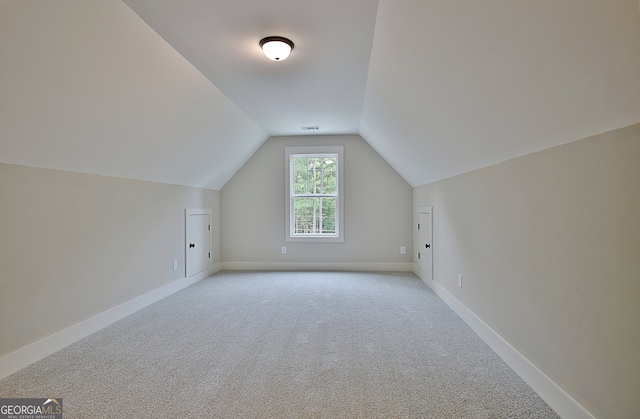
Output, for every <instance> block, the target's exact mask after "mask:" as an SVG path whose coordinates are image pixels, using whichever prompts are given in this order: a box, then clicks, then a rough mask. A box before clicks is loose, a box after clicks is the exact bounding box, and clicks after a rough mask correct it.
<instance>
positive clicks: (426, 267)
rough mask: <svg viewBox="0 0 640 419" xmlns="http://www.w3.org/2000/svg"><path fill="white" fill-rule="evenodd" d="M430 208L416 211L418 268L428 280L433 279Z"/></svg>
mask: <svg viewBox="0 0 640 419" xmlns="http://www.w3.org/2000/svg"><path fill="white" fill-rule="evenodd" d="M431 228H432V227H431V207H427V208H420V209H419V210H418V241H419V243H418V266H419V267H420V271H422V273H423V274H424V275H425V276H426V277H427V278H429V279H433V243H432V232H431Z"/></svg>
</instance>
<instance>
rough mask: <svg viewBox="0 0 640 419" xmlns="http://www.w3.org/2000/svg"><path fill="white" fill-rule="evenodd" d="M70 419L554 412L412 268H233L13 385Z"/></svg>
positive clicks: (1, 391)
mask: <svg viewBox="0 0 640 419" xmlns="http://www.w3.org/2000/svg"><path fill="white" fill-rule="evenodd" d="M0 397H62V398H63V407H64V417H65V418H178V417H181V418H555V417H557V416H556V414H555V413H554V412H553V411H552V410H551V409H550V408H549V407H548V406H547V405H546V404H545V403H544V401H542V400H541V399H540V398H539V397H538V396H537V395H536V394H535V393H534V392H533V391H532V390H531V388H529V387H528V386H527V385H526V384H525V383H524V382H523V381H522V380H521V379H520V378H519V377H518V376H517V375H516V374H515V373H514V372H513V371H512V370H511V369H509V367H507V366H506V364H504V362H502V361H501V360H500V359H499V358H498V356H497V355H496V354H495V353H494V352H492V351H491V349H490V348H489V347H488V346H487V345H486V344H484V343H483V342H482V341H481V340H480V338H478V337H477V336H476V335H475V334H474V333H473V332H472V331H471V330H470V329H469V328H468V327H467V325H466V324H464V322H463V321H462V320H460V319H459V318H458V317H457V316H456V315H455V314H454V313H453V312H452V311H451V310H450V309H449V308H448V307H447V306H446V305H445V304H444V303H443V302H442V301H441V300H440V299H439V298H438V297H437V296H435V294H433V292H431V290H429V288H428V287H427V286H426V285H424V284H423V283H422V282H421V281H420V280H419V279H418V278H416V277H415V276H414V275H413V274H410V273H400V274H398V273H337V272H260V273H255V272H222V273H219V274H217V275H214V276H212V277H210V278H208V279H205V280H203V281H200V282H199V283H197V284H195V285H193V286H191V287H189V288H187V289H185V290H183V291H181V292H179V293H176V294H174V295H172V296H170V297H168V298H166V299H164V300H162V301H160V302H158V303H155V304H153V305H151V306H149V307H147V308H145V309H144V310H141V311H139V312H137V313H135V314H133V315H131V316H129V317H127V318H125V319H123V320H121V321H119V322H117V323H115V324H113V325H112V326H110V327H108V328H106V329H103V330H101V331H100V332H98V333H95V334H93V335H91V336H89V337H88V338H86V339H84V340H82V341H80V342H78V343H76V344H74V345H71V346H69V347H67V348H65V349H63V350H61V351H59V352H57V353H55V354H53V355H52V356H50V357H48V358H46V359H44V360H42V361H39V362H37V363H35V364H33V365H31V366H30V367H28V368H25V369H23V370H21V371H19V372H17V373H16V374H14V375H12V376H10V377H7V378H6V379H4V380H2V381H0Z"/></svg>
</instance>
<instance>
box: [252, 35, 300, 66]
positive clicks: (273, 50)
mask: <svg viewBox="0 0 640 419" xmlns="http://www.w3.org/2000/svg"><path fill="white" fill-rule="evenodd" d="M260 46H261V47H262V52H264V55H265V56H266V57H267V58H268V59H270V60H272V61H283V60H286V59H287V57H288V56H289V54H291V50H292V49H293V42H291V41H290V40H288V39H287V38H283V37H281V36H269V37H267V38H264V39H262V40H261V41H260Z"/></svg>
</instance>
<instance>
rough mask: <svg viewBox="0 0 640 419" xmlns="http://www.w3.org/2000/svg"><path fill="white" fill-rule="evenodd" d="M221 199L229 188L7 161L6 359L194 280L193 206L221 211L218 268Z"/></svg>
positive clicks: (0, 300)
mask: <svg viewBox="0 0 640 419" xmlns="http://www.w3.org/2000/svg"><path fill="white" fill-rule="evenodd" d="M219 203H220V193H219V191H213V190H206V189H197V188H190V187H183V186H174V185H166V184H160V183H152V182H143V181H134V180H125V179H120V178H112V177H104V176H96V175H86V174H78V173H70V172H63V171H56V170H48V169H36V168H30V167H24V166H16V165H8V164H0V357H2V356H3V355H6V354H8V353H10V352H13V351H16V350H18V349H20V348H23V347H25V346H26V345H29V344H31V343H34V342H36V341H38V340H40V339H43V338H46V337H48V336H50V335H52V334H54V333H56V332H59V331H61V330H62V329H65V328H67V327H70V326H73V325H76V324H77V323H79V322H82V321H84V320H86V319H88V318H90V317H92V316H95V315H98V314H100V313H103V312H105V311H107V310H109V309H111V308H113V307H115V306H118V305H119V304H122V303H125V302H127V301H129V300H132V299H134V298H136V297H138V296H140V295H142V294H145V293H147V292H150V291H153V290H155V289H158V288H160V287H162V286H164V285H167V284H170V283H173V282H175V281H180V280H181V278H184V266H185V249H184V240H185V215H184V211H185V208H212V209H213V214H214V217H213V218H214V223H213V224H214V225H213V249H212V250H213V251H212V263H213V268H214V269H215V267H216V266H217V265H218V263H219V262H220V234H219V232H220V228H219V225H220V218H219V217H220V210H219V207H220V204H219ZM173 260H178V265H179V266H178V270H177V271H174V270H173ZM184 281H186V279H184Z"/></svg>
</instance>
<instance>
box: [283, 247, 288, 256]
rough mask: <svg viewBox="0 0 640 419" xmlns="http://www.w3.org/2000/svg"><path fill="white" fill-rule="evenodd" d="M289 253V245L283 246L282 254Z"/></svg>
mask: <svg viewBox="0 0 640 419" xmlns="http://www.w3.org/2000/svg"><path fill="white" fill-rule="evenodd" d="M286 253H287V246H282V254H283V255H284V254H286Z"/></svg>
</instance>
